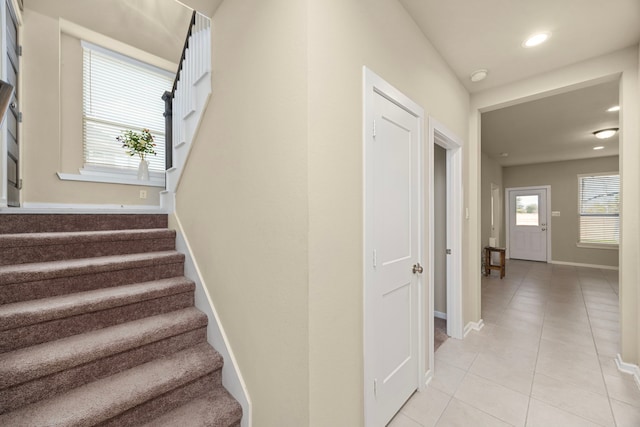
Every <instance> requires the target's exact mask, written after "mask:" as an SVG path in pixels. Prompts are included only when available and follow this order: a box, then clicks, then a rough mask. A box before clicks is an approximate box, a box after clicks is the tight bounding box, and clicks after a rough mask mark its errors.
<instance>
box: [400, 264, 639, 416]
mask: <svg viewBox="0 0 640 427" xmlns="http://www.w3.org/2000/svg"><path fill="white" fill-rule="evenodd" d="M617 281H618V278H617V272H615V271H610V270H599V269H589V268H581V267H570V266H560V265H551V264H543V263H535V262H526V261H509V262H508V264H507V276H506V277H505V278H504V279H503V280H500V279H499V277H498V275H497V274H496V273H493V274H492V275H491V276H490V277H487V278H483V279H482V318H483V319H484V322H485V327H484V328H483V329H482V330H481V331H479V332H471V333H470V334H469V335H467V337H466V338H465V339H464V340H455V339H448V340H447V341H446V342H445V343H444V344H442V346H441V347H440V348H439V350H438V351H437V352H436V355H435V359H436V360H435V373H434V376H433V379H432V381H431V382H430V384H429V386H428V387H427V389H426V390H425V391H423V392H417V393H415V394H414V395H413V397H412V398H411V399H410V400H409V402H407V404H406V405H405V406H404V407H403V408H402V410H401V411H400V412H399V413H398V414H397V415H396V417H395V418H394V419H393V420H392V421H391V423H390V424H389V426H390V427H420V426H423V427H431V426H438V427H443V426H461V427H481V426H487V427H488V426H527V427H538V426H540V427H571V426H618V427H639V426H640V391H639V390H638V387H637V386H636V385H635V383H634V381H633V377H632V376H630V375H625V374H623V373H621V372H619V371H618V370H617V368H616V365H615V362H614V358H615V356H616V354H617V353H618V339H619V338H618V336H619V324H618V295H617V294H618V283H617Z"/></svg>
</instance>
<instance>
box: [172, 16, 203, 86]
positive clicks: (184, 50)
mask: <svg viewBox="0 0 640 427" xmlns="http://www.w3.org/2000/svg"><path fill="white" fill-rule="evenodd" d="M197 13H198V12H196V11H195V10H194V11H193V13H192V14H191V21H190V22H189V31H187V37H186V38H185V39H184V46H183V47H182V55H180V62H179V63H178V64H179V65H178V71H177V72H176V78H175V79H174V80H173V87H172V88H171V96H172V97H173V96H175V94H176V89H177V87H178V80H180V72H181V71H182V64H184V58H185V56H186V54H187V49H188V48H189V40H190V39H191V33H192V32H193V27H195V25H196V14H197Z"/></svg>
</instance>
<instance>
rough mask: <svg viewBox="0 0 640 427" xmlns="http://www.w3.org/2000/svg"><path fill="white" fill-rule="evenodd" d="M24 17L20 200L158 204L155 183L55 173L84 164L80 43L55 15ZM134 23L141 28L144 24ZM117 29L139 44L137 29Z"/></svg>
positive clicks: (28, 13) (26, 14) (73, 170)
mask: <svg viewBox="0 0 640 427" xmlns="http://www.w3.org/2000/svg"><path fill="white" fill-rule="evenodd" d="M52 3H53V2H49V3H46V4H47V5H49V6H52ZM65 4H66V3H65ZM114 4H115V3H114ZM27 5H28V3H27ZM84 7H85V8H86V7H88V5H85V6H84ZM182 8H183V7H182ZM108 11H109V9H108V8H105V9H104V10H102V11H101V13H102V14H103V15H104V16H103V17H104V19H105V22H108V21H109V19H110V18H111V16H110V15H109V14H108V13H109V12H108ZM85 12H86V10H85ZM114 13H116V11H114ZM65 16H66V15H65ZM23 17H24V26H23V45H24V56H23V68H22V79H23V80H22V100H23V102H22V111H23V114H24V122H23V126H22V131H23V132H22V153H21V156H22V177H23V181H24V187H23V191H22V199H23V202H26V203H27V205H28V204H29V203H64V204H69V203H71V204H111V205H125V206H126V205H158V204H159V195H158V194H159V192H160V191H161V190H162V189H161V188H159V187H146V186H137V185H120V184H105V183H89V182H78V181H61V180H60V179H59V178H58V177H57V175H56V172H66V173H74V174H77V173H78V169H80V168H81V167H82V166H83V155H82V121H81V117H82V60H81V56H80V55H81V52H80V50H79V44H78V43H79V42H78V41H77V40H73V39H72V38H70V37H69V36H66V35H62V34H61V32H60V27H59V21H58V18H57V17H56V18H54V17H51V16H48V15H44V14H40V13H38V12H35V11H33V10H31V9H28V8H26V9H25V10H24V12H23ZM137 28H138V30H139V29H140V28H145V26H144V23H140V26H139V27H137ZM151 29H152V28H151V27H148V28H147V30H149V31H151ZM118 33H119V39H120V40H121V41H125V42H128V43H129V44H131V45H132V46H134V47H138V42H137V40H136V37H137V30H136V31H133V30H131V32H129V27H126V28H125V27H122V28H120V29H119V30H118ZM156 43H157V42H156ZM63 47H64V48H65V49H63ZM165 49H168V48H167V47H166V46H165ZM156 50H157V49H156ZM165 56H171V55H167V54H166V53H165ZM115 143H116V142H115V141H114V144H115ZM142 189H144V190H146V191H147V196H148V197H147V199H140V197H139V195H140V190H142Z"/></svg>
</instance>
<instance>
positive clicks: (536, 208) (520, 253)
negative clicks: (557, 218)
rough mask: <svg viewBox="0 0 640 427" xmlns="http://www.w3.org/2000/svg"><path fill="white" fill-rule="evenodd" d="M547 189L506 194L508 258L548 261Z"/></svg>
mask: <svg viewBox="0 0 640 427" xmlns="http://www.w3.org/2000/svg"><path fill="white" fill-rule="evenodd" d="M547 228H548V227H547V190H546V188H535V189H524V190H510V191H509V257H510V258H515V259H524V260H529V261H547V236H548V233H547Z"/></svg>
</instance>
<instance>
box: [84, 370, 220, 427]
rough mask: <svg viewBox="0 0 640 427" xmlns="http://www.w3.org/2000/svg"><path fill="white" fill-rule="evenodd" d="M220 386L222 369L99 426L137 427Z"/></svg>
mask: <svg viewBox="0 0 640 427" xmlns="http://www.w3.org/2000/svg"><path fill="white" fill-rule="evenodd" d="M220 384H222V370H221V369H219V370H217V371H214V372H212V373H210V374H208V375H204V376H202V377H200V378H198V379H196V380H195V381H192V382H190V383H188V384H185V385H183V386H181V387H178V388H175V389H173V390H171V391H169V392H167V393H165V394H163V395H160V396H158V397H156V398H155V399H151V400H149V401H147V402H145V403H143V404H141V405H138V406H136V407H134V408H131V409H130V410H128V411H126V412H123V413H121V414H120V415H118V416H117V417H114V418H111V419H109V420H107V421H105V422H103V423H100V424H97V425H98V426H99V427H129V426H131V427H137V426H139V425H141V424H143V423H146V422H150V421H151V420H153V419H154V418H157V417H159V416H161V415H163V414H166V413H167V412H169V411H171V410H173V409H175V408H177V407H178V406H181V405H184V404H185V403H187V402H189V401H190V400H192V399H194V398H196V397H198V396H202V395H204V394H205V393H207V392H208V391H209V390H211V389H212V388H214V387H216V386H217V385H220Z"/></svg>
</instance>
